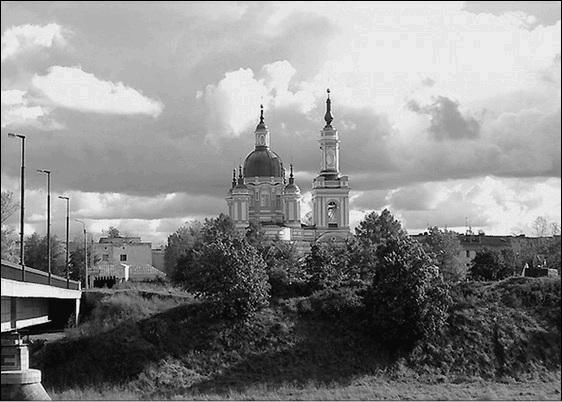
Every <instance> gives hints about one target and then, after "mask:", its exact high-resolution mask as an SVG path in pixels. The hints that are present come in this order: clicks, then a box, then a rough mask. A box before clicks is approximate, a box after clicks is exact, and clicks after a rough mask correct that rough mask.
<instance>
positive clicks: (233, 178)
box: [232, 169, 236, 188]
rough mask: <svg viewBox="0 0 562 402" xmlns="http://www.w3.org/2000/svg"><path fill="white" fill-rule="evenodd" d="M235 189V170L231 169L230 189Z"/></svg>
mask: <svg viewBox="0 0 562 402" xmlns="http://www.w3.org/2000/svg"><path fill="white" fill-rule="evenodd" d="M234 187H236V169H232V188H234Z"/></svg>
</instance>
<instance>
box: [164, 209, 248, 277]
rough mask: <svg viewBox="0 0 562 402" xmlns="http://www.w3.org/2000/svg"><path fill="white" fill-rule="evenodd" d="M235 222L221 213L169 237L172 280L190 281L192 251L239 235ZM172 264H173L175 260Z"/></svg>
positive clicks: (167, 248) (181, 229)
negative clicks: (218, 240)
mask: <svg viewBox="0 0 562 402" xmlns="http://www.w3.org/2000/svg"><path fill="white" fill-rule="evenodd" d="M237 236H238V235H237V233H236V231H235V228H234V224H233V223H232V220H231V219H230V217H229V216H227V215H225V214H220V215H219V216H218V217H216V218H212V219H208V218H207V219H205V222H204V223H203V225H201V224H200V223H199V222H194V223H192V224H191V225H190V226H189V227H184V228H180V229H178V231H177V232H176V233H175V236H174V235H172V237H171V238H168V247H166V252H165V254H164V258H166V255H167V256H168V257H167V258H168V260H167V264H169V265H168V268H167V269H170V268H171V271H168V273H169V274H170V277H171V279H172V281H175V282H178V283H184V282H186V281H189V264H191V263H193V254H192V253H191V252H192V251H196V250H199V249H200V248H201V247H202V246H203V245H204V244H206V243H212V242H213V241H215V240H217V239H233V238H235V237H237ZM174 260H175V264H174V265H173V266H172V265H171V264H172V263H173V262H174Z"/></svg>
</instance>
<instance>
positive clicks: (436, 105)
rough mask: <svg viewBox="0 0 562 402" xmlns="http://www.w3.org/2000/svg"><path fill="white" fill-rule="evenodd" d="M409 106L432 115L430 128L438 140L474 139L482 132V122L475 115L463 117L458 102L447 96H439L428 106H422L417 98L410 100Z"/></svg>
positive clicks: (414, 110)
mask: <svg viewBox="0 0 562 402" xmlns="http://www.w3.org/2000/svg"><path fill="white" fill-rule="evenodd" d="M407 106H408V108H409V109H410V110H411V111H413V112H416V113H420V114H426V115H429V116H430V122H431V124H430V126H429V129H428V130H429V132H430V133H431V134H433V137H434V138H435V139H437V140H446V139H452V140H458V139H463V138H468V139H474V138H477V137H478V135H479V133H480V123H479V122H478V121H477V120H476V119H475V118H474V117H471V116H466V117H463V115H462V114H461V112H460V111H459V104H458V102H455V101H453V100H451V99H449V98H447V97H446V96H438V97H437V98H436V99H435V100H434V102H433V103H432V104H430V105H427V106H423V107H422V106H420V105H419V104H418V103H417V102H416V101H415V100H411V101H409V102H408V105H407Z"/></svg>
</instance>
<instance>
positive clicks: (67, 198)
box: [59, 195, 70, 289]
mask: <svg viewBox="0 0 562 402" xmlns="http://www.w3.org/2000/svg"><path fill="white" fill-rule="evenodd" d="M59 198H60V199H61V200H66V288H67V289H68V288H70V276H69V272H68V270H69V268H68V216H69V209H68V204H69V203H70V198H69V197H63V196H62V195H59Z"/></svg>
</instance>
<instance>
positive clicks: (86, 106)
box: [31, 66, 164, 118]
mask: <svg viewBox="0 0 562 402" xmlns="http://www.w3.org/2000/svg"><path fill="white" fill-rule="evenodd" d="M31 83H32V85H33V86H34V87H35V88H36V89H38V90H39V91H41V92H42V94H43V95H44V96H45V97H46V98H47V99H48V101H50V102H51V103H52V104H53V105H54V106H58V107H64V108H68V109H75V110H79V111H83V112H95V113H107V114H124V115H127V114H146V115H150V116H152V117H155V118H156V117H158V116H159V115H160V113H161V112H162V109H163V108H164V105H163V104H162V103H161V102H160V101H157V100H153V99H150V98H147V97H145V96H144V95H143V94H142V93H140V92H139V91H138V90H136V89H133V88H130V87H127V86H125V85H124V84H123V83H122V82H117V83H114V82H111V81H103V80H100V79H99V78H97V77H96V76H95V75H93V74H90V73H87V72H85V71H82V68H81V67H62V66H53V67H50V68H49V71H48V73H47V75H42V76H41V75H37V74H36V75H34V76H33V78H32V80H31Z"/></svg>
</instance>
